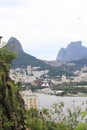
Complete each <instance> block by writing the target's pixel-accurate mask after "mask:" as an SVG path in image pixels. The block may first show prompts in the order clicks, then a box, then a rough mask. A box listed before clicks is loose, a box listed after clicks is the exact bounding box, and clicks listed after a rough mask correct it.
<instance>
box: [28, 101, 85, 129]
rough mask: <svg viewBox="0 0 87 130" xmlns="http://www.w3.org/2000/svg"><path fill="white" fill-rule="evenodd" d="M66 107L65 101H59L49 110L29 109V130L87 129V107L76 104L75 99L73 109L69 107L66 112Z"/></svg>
mask: <svg viewBox="0 0 87 130" xmlns="http://www.w3.org/2000/svg"><path fill="white" fill-rule="evenodd" d="M85 104H86V103H85ZM86 105H87V104H86ZM64 107H65V106H64V103H63V102H59V103H54V104H53V105H52V107H51V109H49V110H48V109H46V108H43V109H42V111H37V110H36V109H33V108H31V109H30V110H27V111H26V113H27V123H26V124H27V128H28V129H29V130H87V124H86V123H87V108H85V109H84V110H81V108H80V106H75V102H74V101H73V105H72V107H71V108H72V109H71V108H69V109H67V112H66V114H65V112H64ZM84 113H85V114H84ZM81 122H83V123H81Z"/></svg>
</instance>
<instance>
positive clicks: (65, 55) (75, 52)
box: [57, 41, 87, 62]
mask: <svg viewBox="0 0 87 130" xmlns="http://www.w3.org/2000/svg"><path fill="white" fill-rule="evenodd" d="M85 56H87V48H86V47H84V46H82V42H81V41H76V42H71V43H70V44H69V45H68V46H67V48H61V49H60V51H59V53H58V55H57V60H60V61H62V62H68V61H72V60H78V59H81V58H84V57H85Z"/></svg>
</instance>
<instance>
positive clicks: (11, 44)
mask: <svg viewBox="0 0 87 130" xmlns="http://www.w3.org/2000/svg"><path fill="white" fill-rule="evenodd" d="M7 45H8V48H9V49H10V50H14V51H15V52H16V53H17V54H20V53H21V52H23V48H22V45H21V43H20V42H19V41H18V40H17V39H16V38H15V37H11V38H10V39H9V40H8V43H7Z"/></svg>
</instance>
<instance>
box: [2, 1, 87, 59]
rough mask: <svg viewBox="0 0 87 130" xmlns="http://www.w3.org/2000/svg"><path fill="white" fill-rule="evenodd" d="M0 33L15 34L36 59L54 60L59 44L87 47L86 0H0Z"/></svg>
mask: <svg viewBox="0 0 87 130" xmlns="http://www.w3.org/2000/svg"><path fill="white" fill-rule="evenodd" d="M0 35H1V36H3V41H5V42H7V41H8V39H9V38H10V37H11V36H14V37H16V38H17V39H18V40H19V41H20V42H21V44H22V46H23V49H24V51H25V52H27V53H28V54H31V55H33V56H35V57H37V58H39V59H45V60H55V59H56V56H57V53H58V51H59V49H60V48H61V47H66V46H67V45H68V44H69V43H70V42H71V41H77V40H81V41H83V45H84V46H86V47H87V0H0Z"/></svg>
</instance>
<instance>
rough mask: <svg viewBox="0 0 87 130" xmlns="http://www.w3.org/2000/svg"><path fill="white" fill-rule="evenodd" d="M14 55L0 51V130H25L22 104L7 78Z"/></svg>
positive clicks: (5, 49) (17, 91)
mask: <svg viewBox="0 0 87 130" xmlns="http://www.w3.org/2000/svg"><path fill="white" fill-rule="evenodd" d="M15 56H16V54H15V53H13V52H11V51H9V50H8V49H7V47H6V48H3V49H0V130H25V123H24V119H25V117H24V115H25V114H24V113H25V109H24V102H23V100H22V98H21V96H20V94H19V90H18V86H17V85H16V84H15V83H14V81H12V80H11V79H10V77H9V69H10V64H11V62H12V60H13V59H14V58H15Z"/></svg>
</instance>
